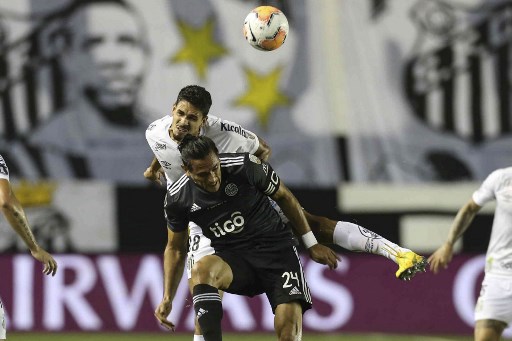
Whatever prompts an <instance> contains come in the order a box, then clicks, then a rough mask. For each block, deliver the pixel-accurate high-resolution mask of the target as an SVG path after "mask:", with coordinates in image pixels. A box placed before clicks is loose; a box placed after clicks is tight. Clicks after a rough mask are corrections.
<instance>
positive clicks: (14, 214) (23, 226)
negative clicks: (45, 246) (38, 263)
mask: <svg viewBox="0 0 512 341" xmlns="http://www.w3.org/2000/svg"><path fill="white" fill-rule="evenodd" d="M2 212H3V214H4V216H5V218H6V219H7V221H8V222H9V224H10V225H11V227H12V228H13V230H14V231H15V232H16V233H17V234H18V235H19V236H20V237H21V239H23V241H24V242H25V245H26V246H27V247H28V248H29V249H30V251H36V250H37V249H38V248H39V245H38V244H37V242H36V239H35V238H34V234H33V233H32V230H31V229H30V226H29V224H28V220H27V217H26V215H25V212H24V211H23V208H22V207H21V204H20V203H19V202H18V201H17V200H16V199H15V198H13V200H11V201H10V202H8V203H4V204H3V205H2Z"/></svg>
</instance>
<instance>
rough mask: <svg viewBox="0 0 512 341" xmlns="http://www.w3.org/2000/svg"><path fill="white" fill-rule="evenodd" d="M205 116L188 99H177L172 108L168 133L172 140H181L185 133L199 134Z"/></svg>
mask: <svg viewBox="0 0 512 341" xmlns="http://www.w3.org/2000/svg"><path fill="white" fill-rule="evenodd" d="M205 121H206V117H205V116H204V115H203V113H202V112H201V111H200V110H199V109H197V108H196V107H195V106H193V105H192V104H190V102H188V101H179V102H178V103H177V104H175V105H174V107H173V108H172V125H171V128H170V130H171V131H170V134H171V137H172V138H173V140H175V141H181V140H182V139H183V137H184V136H185V135H187V134H191V135H194V136H199V132H200V131H201V126H202V125H203V124H204V122H205Z"/></svg>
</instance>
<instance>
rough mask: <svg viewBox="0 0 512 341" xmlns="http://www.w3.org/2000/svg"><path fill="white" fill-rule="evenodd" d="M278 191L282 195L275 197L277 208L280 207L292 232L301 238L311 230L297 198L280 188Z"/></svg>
mask: <svg viewBox="0 0 512 341" xmlns="http://www.w3.org/2000/svg"><path fill="white" fill-rule="evenodd" d="M279 191H280V192H281V191H282V192H283V193H282V194H281V195H280V196H279V197H275V198H274V200H275V201H276V202H277V204H278V205H279V207H281V209H282V210H283V213H284V214H285V216H286V217H287V218H288V219H289V220H290V223H291V225H292V229H293V232H294V233H295V234H296V235H297V236H302V235H304V234H306V233H308V232H310V231H311V228H310V226H309V224H308V221H307V219H306V215H305V213H304V210H303V209H302V207H301V205H300V203H299V201H298V200H297V198H295V196H294V195H293V194H292V193H291V192H290V191H289V190H288V189H282V188H280V189H279Z"/></svg>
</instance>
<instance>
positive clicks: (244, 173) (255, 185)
mask: <svg viewBox="0 0 512 341" xmlns="http://www.w3.org/2000/svg"><path fill="white" fill-rule="evenodd" d="M219 159H220V164H221V185H220V188H219V190H218V191H217V192H215V193H210V192H206V191H204V190H203V189H201V188H199V187H198V186H197V185H196V184H195V183H194V182H193V181H192V180H191V179H190V178H189V177H187V176H186V175H184V176H182V177H181V178H180V179H179V180H178V181H176V182H175V183H174V184H173V186H172V187H171V188H170V189H169V190H168V192H167V196H166V200H165V217H166V219H167V224H168V227H169V228H170V229H171V230H173V231H175V232H180V231H185V230H186V229H187V226H188V223H189V221H192V222H194V223H196V224H197V225H199V226H201V229H202V230H203V234H204V235H205V236H206V237H208V238H209V239H211V241H212V243H211V245H212V247H213V248H214V249H215V250H217V251H220V250H223V249H227V248H229V249H246V248H260V249H265V250H271V249H279V248H283V247H288V246H291V245H296V244H297V242H296V240H295V239H294V237H293V233H292V231H291V229H290V228H288V227H286V226H285V225H284V224H283V222H282V221H281V218H280V217H279V214H278V213H277V212H276V210H275V209H273V208H272V205H271V203H270V201H269V200H268V198H267V196H271V195H273V194H274V193H275V192H277V190H278V189H279V185H280V180H279V177H278V176H277V174H276V173H275V171H274V170H273V169H272V167H271V166H270V165H269V164H268V163H266V162H263V161H261V160H260V159H258V158H257V157H255V156H253V155H251V154H249V153H229V154H220V155H219Z"/></svg>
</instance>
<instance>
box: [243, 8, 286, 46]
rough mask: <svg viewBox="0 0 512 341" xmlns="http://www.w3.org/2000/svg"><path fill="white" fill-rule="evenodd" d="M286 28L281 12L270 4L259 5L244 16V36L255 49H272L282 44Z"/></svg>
mask: <svg viewBox="0 0 512 341" xmlns="http://www.w3.org/2000/svg"><path fill="white" fill-rule="evenodd" d="M288 29H289V26H288V19H286V16H285V15H284V13H283V12H281V11H280V10H279V9H277V8H275V7H272V6H260V7H256V8H255V9H253V10H252V11H251V13H249V14H248V15H247V17H246V18H245V22H244V37H245V39H246V40H247V42H249V44H250V45H251V46H252V47H254V48H255V49H258V50H261V51H272V50H275V49H277V48H279V47H280V46H281V45H283V44H284V41H285V40H286V36H287V35H288Z"/></svg>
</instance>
